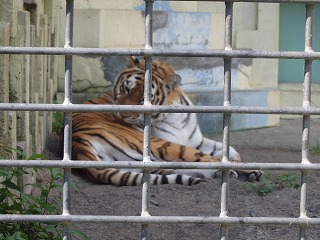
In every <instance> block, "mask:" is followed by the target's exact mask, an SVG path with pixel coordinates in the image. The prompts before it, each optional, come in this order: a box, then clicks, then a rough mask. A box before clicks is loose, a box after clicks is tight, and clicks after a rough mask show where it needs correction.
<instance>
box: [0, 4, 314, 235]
mask: <svg viewBox="0 0 320 240" xmlns="http://www.w3.org/2000/svg"><path fill="white" fill-rule="evenodd" d="M144 1H145V3H146V8H145V26H146V29H145V34H146V35H145V47H144V48H143V49H129V48H128V49H125V48H122V49H109V48H108V49H106V48H99V49H97V48H74V47H73V44H72V39H73V12H74V0H66V32H65V45H64V47H63V48H50V47H1V46H0V54H30V55H33V54H34V55H65V99H64V103H63V104H20V103H0V111H64V112H66V118H65V126H64V157H63V161H60V160H52V161H42V160H34V161H27V160H4V159H0V167H7V166H11V167H12V166H15V167H43V168H46V167H55V168H62V169H64V183H63V206H62V210H63V211H62V214H61V215H41V216H38V215H4V214H0V221H4V222H30V221H37V222H59V223H62V224H64V226H65V228H64V233H63V239H66V240H67V239H70V229H69V227H68V226H69V224H70V223H73V222H104V223H139V224H141V226H142V227H141V239H145V240H147V239H148V234H149V233H148V232H149V227H148V226H149V224H153V223H157V224H159V223H214V224H221V228H220V236H221V239H224V240H227V239H228V226H229V225H230V224H258V225H266V224H276V225H296V226H299V227H300V233H299V237H300V239H301V240H302V239H306V238H307V227H308V226H310V225H320V218H309V217H308V216H307V211H306V210H307V175H308V173H309V172H310V171H320V164H314V163H311V162H309V134H310V116H311V115H320V109H319V108H314V107H311V73H312V61H313V60H319V59H320V52H314V51H313V49H312V33H313V32H312V19H313V9H314V3H320V1H319V0H225V1H224V2H225V3H226V10H225V49H224V50H199V51H192V50H170V51H168V50H155V49H153V47H152V12H153V2H154V0H144ZM162 1H167V0H162ZM168 1H169V0H168ZM187 1H188V0H187ZM203 1H206V0H203ZM233 2H265V3H285V2H286V3H289V2H290V3H305V4H306V23H305V50H304V52H299V51H251V50H233V49H232V16H233V13H232V12H233ZM73 55H96V56H98V55H105V56H111V55H112V56H128V55H135V56H143V57H144V58H145V62H146V73H145V78H146V81H145V86H144V87H145V94H144V105H143V106H114V105H108V106H97V105H84V104H72V56H73ZM153 56H168V57H170V56H174V57H220V58H223V59H224V82H225V85H224V103H223V106H202V107H199V106H194V107H175V106H152V105H151V103H150V87H151V79H152V57H153ZM233 58H267V59H304V60H305V69H304V76H305V77H304V96H303V99H302V106H301V107H295V108H291V107H252V106H244V107H242V106H232V105H231V62H232V59H233ZM132 110H135V111H138V112H141V113H144V114H145V128H144V150H143V156H144V157H143V162H130V163H128V162H92V161H71V134H72V115H71V112H72V111H88V112H93V111H108V112H125V111H129V112H130V111H132ZM153 112H177V113H179V112H196V113H222V114H223V116H224V120H223V161H222V162H221V163H214V164H212V163H178V162H170V163H166V162H151V161H150V136H151V133H150V120H151V119H150V114H151V113H153ZM239 113H244V114H250V113H251V114H290V115H292V114H295V115H303V120H302V146H301V154H302V156H301V163H232V162H229V146H230V143H229V138H230V136H229V135H230V118H231V114H239ZM86 167H97V168H101V167H108V168H109V167H112V168H113V167H114V168H128V169H130V168H140V169H142V170H143V172H144V177H143V184H142V203H141V204H142V211H141V216H96V215H95V216H93V215H71V214H70V201H71V200H70V169H71V168H86ZM154 168H170V169H178V168H179V169H222V172H223V174H222V176H223V177H222V181H221V212H220V216H214V217H207V216H205V217H203V216H199V217H193V216H186V217H182V216H151V215H150V214H149V194H150V192H149V190H150V189H149V187H150V186H149V179H150V170H151V169H154ZM230 169H244V170H245V169H247V170H248V169H261V170H288V171H294V170H300V171H301V191H300V217H299V218H283V217H229V216H228V187H229V170H230Z"/></svg>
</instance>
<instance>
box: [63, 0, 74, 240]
mask: <svg viewBox="0 0 320 240" xmlns="http://www.w3.org/2000/svg"><path fill="white" fill-rule="evenodd" d="M73 9H74V0H66V32H65V45H64V47H65V48H69V47H72V45H73ZM64 91H65V98H64V103H63V104H71V103H72V56H71V55H66V56H65V90H64ZM71 135H72V113H66V114H65V123H64V150H63V161H70V160H71ZM70 176H71V168H66V169H64V177H63V190H62V194H63V200H62V205H63V206H62V209H63V211H62V214H63V215H70V201H71V199H70V186H71V184H70ZM68 239H71V235H70V228H69V226H68V225H67V224H66V225H64V232H63V240H68Z"/></svg>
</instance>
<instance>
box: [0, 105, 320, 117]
mask: <svg viewBox="0 0 320 240" xmlns="http://www.w3.org/2000/svg"><path fill="white" fill-rule="evenodd" d="M0 111H65V112H141V113H154V112H157V113H158V112H161V113H246V114H292V115H320V108H315V107H312V108H303V107H255V106H172V105H170V106H144V105H96V104H29V103H0Z"/></svg>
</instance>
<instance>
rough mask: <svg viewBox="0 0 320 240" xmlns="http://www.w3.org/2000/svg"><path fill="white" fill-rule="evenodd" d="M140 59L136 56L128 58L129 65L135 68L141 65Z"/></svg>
mask: <svg viewBox="0 0 320 240" xmlns="http://www.w3.org/2000/svg"><path fill="white" fill-rule="evenodd" d="M139 63H140V62H139V59H138V58H136V57H134V56H130V57H128V59H127V67H128V68H133V67H136V66H138V65H139Z"/></svg>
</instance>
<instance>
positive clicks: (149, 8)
mask: <svg viewBox="0 0 320 240" xmlns="http://www.w3.org/2000/svg"><path fill="white" fill-rule="evenodd" d="M152 12H153V0H145V49H152ZM144 60H145V81H144V104H143V105H144V106H151V81H152V58H151V56H145V57H144ZM143 133H144V135H143V136H144V137H143V143H144V144H143V163H147V162H151V160H150V155H151V150H150V145H151V140H150V139H151V115H150V114H148V113H145V114H144V130H143ZM149 203H150V170H149V169H144V170H143V181H142V211H141V216H150V213H149ZM141 239H142V240H148V239H149V226H148V224H146V223H145V224H142V226H141Z"/></svg>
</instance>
